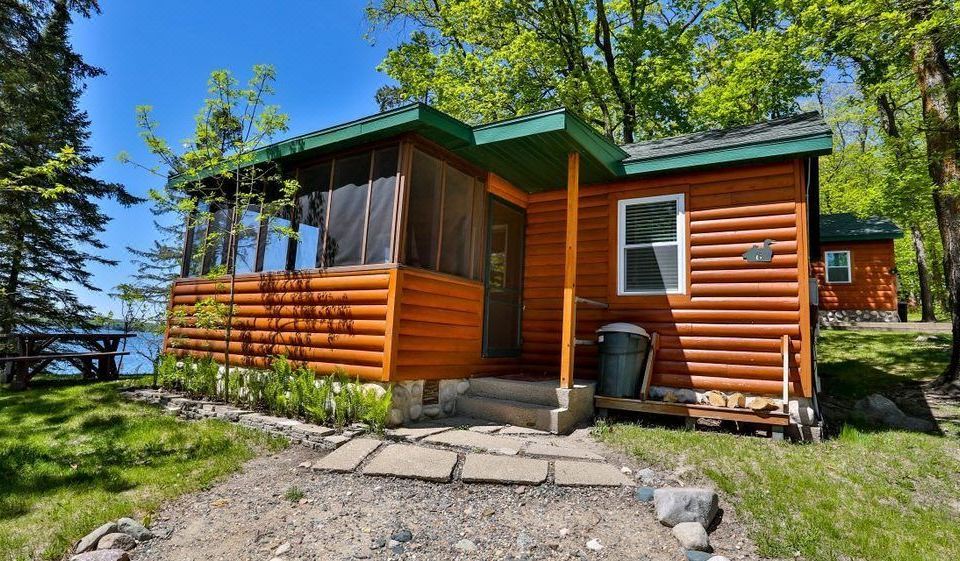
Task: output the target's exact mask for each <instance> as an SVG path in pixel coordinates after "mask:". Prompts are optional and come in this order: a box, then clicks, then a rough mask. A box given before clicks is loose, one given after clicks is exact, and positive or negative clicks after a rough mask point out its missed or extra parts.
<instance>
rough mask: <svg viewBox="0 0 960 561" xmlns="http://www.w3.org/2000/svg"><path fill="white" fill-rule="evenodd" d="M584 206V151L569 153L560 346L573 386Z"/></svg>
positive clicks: (567, 382)
mask: <svg viewBox="0 0 960 561" xmlns="http://www.w3.org/2000/svg"><path fill="white" fill-rule="evenodd" d="M579 206H580V154H579V153H577V152H570V154H569V155H568V156H567V222H566V251H565V255H564V270H563V324H562V327H561V329H562V332H563V338H562V342H561V349H560V387H561V388H572V387H573V366H574V352H575V351H576V326H577V303H576V297H577V214H578V212H579Z"/></svg>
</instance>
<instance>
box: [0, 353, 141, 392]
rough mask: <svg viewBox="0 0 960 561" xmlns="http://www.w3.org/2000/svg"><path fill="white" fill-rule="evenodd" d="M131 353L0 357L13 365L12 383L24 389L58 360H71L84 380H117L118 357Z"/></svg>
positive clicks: (3, 361)
mask: <svg viewBox="0 0 960 561" xmlns="http://www.w3.org/2000/svg"><path fill="white" fill-rule="evenodd" d="M128 354H130V352H129V351H90V352H79V353H44V354H38V355H33V356H9V357H0V364H6V363H10V364H12V366H13V378H12V380H11V384H12V386H13V387H14V389H22V388H25V387H26V386H27V384H29V383H30V380H31V379H32V378H33V377H34V376H36V375H37V374H39V373H40V372H42V371H43V370H44V369H46V368H47V367H48V366H50V364H52V363H53V362H57V361H64V362H69V363H70V364H72V365H74V366H75V367H77V369H78V370H79V371H80V374H81V375H82V376H83V379H84V380H91V379H94V378H96V379H98V380H116V379H117V378H119V377H120V371H119V369H118V368H117V362H116V358H117V357H121V356H125V355H128Z"/></svg>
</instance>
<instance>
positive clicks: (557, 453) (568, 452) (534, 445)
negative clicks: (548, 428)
mask: <svg viewBox="0 0 960 561" xmlns="http://www.w3.org/2000/svg"><path fill="white" fill-rule="evenodd" d="M523 453H524V454H530V455H532V456H549V457H551V458H572V459H575V460H597V461H603V460H604V458H603V456H601V455H600V454H595V453H593V452H591V451H589V450H584V449H583V448H573V447H571V446H553V445H551V444H540V443H538V442H527V445H526V446H524V448H523Z"/></svg>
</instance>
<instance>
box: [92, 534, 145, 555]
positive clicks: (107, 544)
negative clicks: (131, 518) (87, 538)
mask: <svg viewBox="0 0 960 561" xmlns="http://www.w3.org/2000/svg"><path fill="white" fill-rule="evenodd" d="M135 547H137V540H135V539H133V538H132V537H130V536H128V535H127V534H124V533H123V532H115V533H113V534H107V535H106V536H103V537H102V538H100V541H99V542H97V549H122V550H124V551H130V550H131V549H133V548H135Z"/></svg>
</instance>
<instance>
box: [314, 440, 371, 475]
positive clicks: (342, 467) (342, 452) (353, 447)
mask: <svg viewBox="0 0 960 561" xmlns="http://www.w3.org/2000/svg"><path fill="white" fill-rule="evenodd" d="M379 446H380V441H379V440H374V439H372V438H357V439H354V440H351V441H350V442H348V443H346V444H344V445H343V446H341V447H339V448H337V449H336V450H334V451H333V452H330V453H329V454H327V455H326V456H324V457H323V458H320V460H318V461H317V462H315V463H314V464H313V469H314V470H316V471H335V472H338V473H345V472H349V471H353V470H355V469H357V466H359V465H360V463H361V462H363V460H364V459H365V458H366V457H367V456H369V455H370V453H371V452H373V451H374V450H376V449H377V448H378V447H379Z"/></svg>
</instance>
